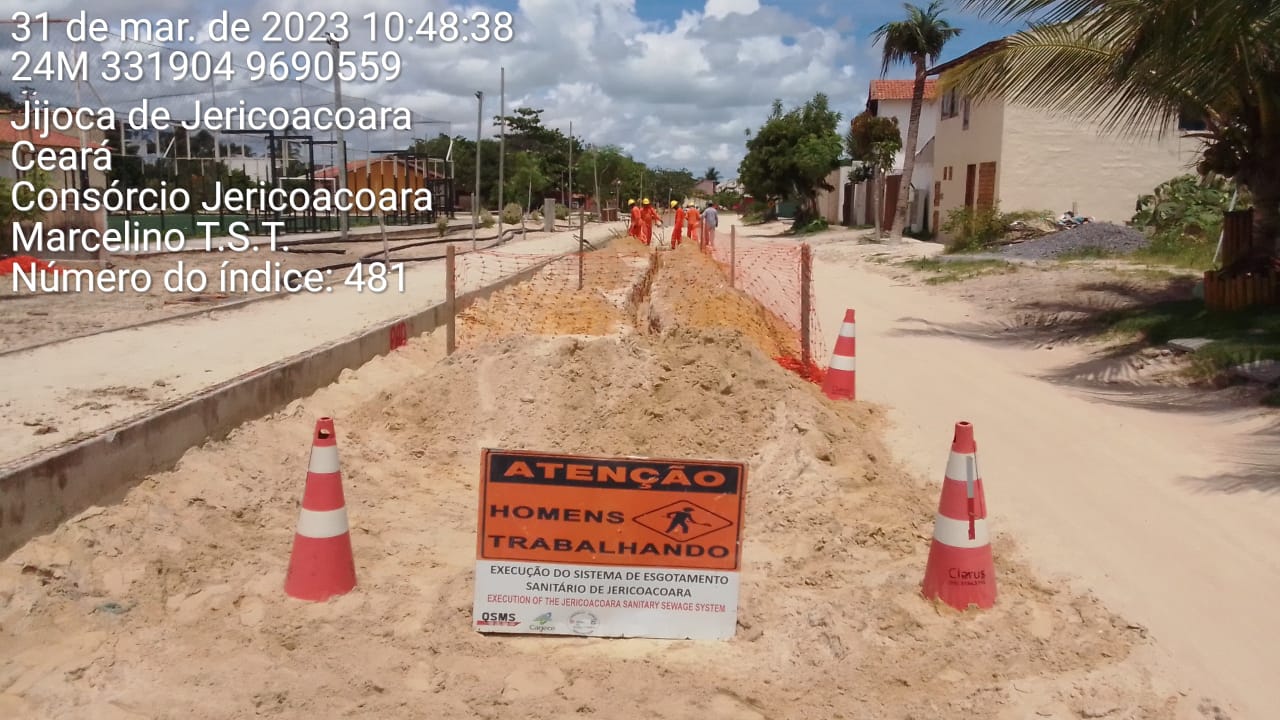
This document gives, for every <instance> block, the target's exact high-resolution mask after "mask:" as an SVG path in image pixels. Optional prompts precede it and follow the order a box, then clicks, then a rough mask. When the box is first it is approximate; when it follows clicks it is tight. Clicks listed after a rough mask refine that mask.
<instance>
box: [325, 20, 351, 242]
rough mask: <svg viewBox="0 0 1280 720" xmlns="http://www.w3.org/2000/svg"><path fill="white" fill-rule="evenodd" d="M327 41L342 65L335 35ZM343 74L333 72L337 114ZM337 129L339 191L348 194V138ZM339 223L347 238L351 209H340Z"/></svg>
mask: <svg viewBox="0 0 1280 720" xmlns="http://www.w3.org/2000/svg"><path fill="white" fill-rule="evenodd" d="M327 42H328V43H329V47H331V48H333V66H334V67H335V68H337V67H341V64H340V63H339V62H338V50H339V43H338V41H337V40H335V39H334V38H333V35H329V39H328V41H327ZM341 75H342V73H339V72H334V73H333V112H334V115H337V113H338V111H339V110H341V109H342V77H341ZM337 131H338V162H339V163H341V165H340V166H339V167H338V191H339V192H340V193H341V194H342V195H343V196H346V194H347V193H346V192H345V190H346V189H347V138H346V135H345V134H344V133H343V132H342V126H341V125H338V126H337ZM338 223H339V224H338V227H339V228H341V230H342V239H343V240H346V239H347V237H348V234H349V233H350V232H351V214H350V211H349V210H341V211H339V215H338Z"/></svg>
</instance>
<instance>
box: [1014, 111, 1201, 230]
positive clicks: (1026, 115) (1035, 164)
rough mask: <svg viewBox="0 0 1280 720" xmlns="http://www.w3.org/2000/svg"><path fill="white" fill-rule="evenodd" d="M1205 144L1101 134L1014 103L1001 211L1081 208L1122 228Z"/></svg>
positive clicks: (1188, 168) (1174, 137) (1171, 136)
mask: <svg viewBox="0 0 1280 720" xmlns="http://www.w3.org/2000/svg"><path fill="white" fill-rule="evenodd" d="M1198 148H1199V143H1198V141H1196V140H1193V139H1183V138H1181V137H1179V135H1178V133H1177V131H1176V128H1174V127H1171V128H1169V132H1168V133H1167V134H1166V135H1165V137H1163V138H1162V139H1158V140H1140V139H1133V138H1125V137H1121V136H1116V135H1103V134H1101V132H1100V128H1099V127H1098V126H1097V125H1096V124H1094V123H1089V122H1087V121H1084V120H1082V119H1080V118H1072V117H1068V116H1062V115H1058V114H1054V113H1049V112H1046V111H1042V110H1033V109H1031V108H1027V107H1020V106H1016V105H1010V106H1008V107H1007V108H1006V109H1005V123H1004V147H1003V152H1002V153H1001V160H1002V162H1001V167H1000V168H999V173H998V174H999V185H998V187H999V191H998V192H999V197H1000V206H1001V208H1002V209H1004V210H1006V211H1012V210H1049V211H1052V212H1053V213H1055V214H1060V213H1062V212H1064V211H1066V210H1070V209H1071V207H1072V203H1075V204H1076V205H1077V206H1078V208H1079V212H1080V213H1082V214H1085V215H1090V216H1092V217H1094V218H1096V219H1097V220H1105V221H1109V222H1114V223H1124V222H1126V221H1128V220H1129V219H1130V218H1131V217H1133V213H1134V205H1135V203H1136V202H1137V199H1138V196H1139V195H1143V194H1146V193H1149V192H1151V190H1152V189H1153V188H1155V187H1156V186H1157V185H1159V184H1160V183H1162V182H1164V181H1165V180H1168V179H1169V178H1171V177H1174V176H1175V175H1181V174H1183V173H1187V172H1192V167H1193V166H1194V164H1195V162H1196V160H1197V155H1198V153H1197V151H1198Z"/></svg>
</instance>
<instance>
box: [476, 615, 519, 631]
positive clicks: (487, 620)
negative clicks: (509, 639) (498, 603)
mask: <svg viewBox="0 0 1280 720" xmlns="http://www.w3.org/2000/svg"><path fill="white" fill-rule="evenodd" d="M476 624H477V625H487V626H497V627H515V626H516V625H519V624H520V621H519V620H517V619H516V614H515V613H494V612H487V613H482V614H481V615H480V619H479V620H478V621H476Z"/></svg>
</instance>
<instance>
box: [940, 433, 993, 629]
mask: <svg viewBox="0 0 1280 720" xmlns="http://www.w3.org/2000/svg"><path fill="white" fill-rule="evenodd" d="M923 592H924V596H925V597H926V598H929V599H930V600H933V599H940V600H942V601H943V602H945V603H946V604H948V605H950V606H951V607H953V608H955V609H957V610H965V609H967V608H968V607H969V606H970V605H977V606H978V607H980V608H983V609H986V608H989V607H991V606H993V605H995V603H996V569H995V563H994V561H993V560H992V558H991V538H990V536H989V534H988V531H987V500H986V496H985V495H984V493H983V492H982V477H981V475H980V474H979V473H978V445H977V443H975V442H974V440H973V425H971V424H970V423H967V422H958V423H956V434H955V438H954V439H953V440H952V441H951V457H949V458H948V459H947V474H946V477H945V478H944V479H943V481H942V499H941V500H940V501H939V502H938V515H937V517H936V518H935V519H934V525H933V545H932V546H931V547H930V548H929V564H928V566H927V567H926V568H925V571H924V585H923Z"/></svg>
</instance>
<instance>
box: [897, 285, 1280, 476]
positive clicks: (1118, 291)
mask: <svg viewBox="0 0 1280 720" xmlns="http://www.w3.org/2000/svg"><path fill="white" fill-rule="evenodd" d="M1192 282H1193V281H1192V280H1190V279H1186V278H1177V279H1172V280H1170V281H1169V282H1168V284H1167V285H1165V286H1163V287H1160V288H1155V289H1153V288H1149V287H1142V286H1139V285H1135V284H1132V283H1126V282H1119V281H1118V282H1095V283H1087V284H1084V285H1081V286H1079V290H1081V291H1085V292H1086V293H1092V294H1084V295H1083V296H1082V297H1079V298H1044V299H1037V300H1030V301H1027V302H1024V303H1019V304H1018V305H1017V306H1016V307H1015V308H1014V311H1013V315H1012V317H1011V318H1010V319H1008V320H1003V319H992V320H989V321H966V322H963V323H939V322H935V321H932V320H929V319H926V318H919V317H901V318H899V319H898V321H897V327H896V328H895V329H894V330H892V331H891V333H892V334H896V335H912V336H936V337H952V338H960V339H964V340H968V341H971V342H976V343H982V344H987V345H993V346H1003V347H1022V348H1038V347H1051V346H1053V345H1054V344H1059V343H1068V342H1080V341H1091V340H1093V341H1096V340H1104V339H1111V340H1113V341H1112V342H1108V343H1106V344H1099V345H1098V346H1097V348H1096V349H1095V350H1094V351H1093V352H1090V353H1089V354H1088V356H1087V357H1086V358H1085V359H1083V360H1081V361H1079V362H1074V363H1070V364H1068V365H1066V366H1063V367H1060V368H1058V369H1056V370H1053V371H1051V372H1046V373H1037V374H1035V375H1034V377H1037V378H1038V379H1041V380H1043V381H1045V382H1049V383H1052V384H1054V385H1059V386H1062V387H1065V388H1070V389H1071V390H1072V391H1073V394H1076V395H1078V396H1081V397H1085V398H1087V399H1088V400H1090V401H1091V402H1097V403H1100V404H1109V405H1116V406H1124V407H1130V408H1138V409H1143V410H1148V411H1152V412H1164V413H1190V414H1196V415H1201V416H1203V417H1204V419H1205V420H1206V421H1210V422H1214V423H1221V424H1228V425H1231V424H1240V425H1241V430H1240V434H1239V443H1238V444H1236V443H1233V445H1236V446H1235V447H1231V448H1216V451H1218V452H1221V453H1222V454H1223V455H1224V456H1226V457H1227V458H1229V459H1228V460H1226V461H1224V467H1223V470H1222V472H1221V473H1219V474H1214V475H1211V476H1207V477H1181V478H1177V481H1178V482H1182V483H1185V484H1187V485H1189V486H1192V488H1193V489H1194V491H1195V492H1203V493H1227V494H1237V493H1248V492H1255V493H1258V492H1260V493H1266V494H1280V413H1277V412H1274V411H1269V410H1267V409H1265V408H1261V407H1259V406H1258V404H1257V397H1256V395H1254V394H1252V393H1250V392H1248V391H1247V390H1245V389H1244V388H1241V387H1227V388H1223V389H1218V390H1214V389H1209V388H1205V387H1170V386H1165V385H1157V384H1153V383H1152V384H1142V383H1136V382H1134V378H1135V377H1136V373H1137V371H1138V370H1139V369H1140V367H1139V365H1140V364H1141V363H1143V362H1145V359H1144V358H1143V357H1141V356H1140V355H1139V354H1138V353H1139V352H1140V351H1141V350H1143V349H1144V348H1146V347H1148V346H1149V343H1148V342H1146V341H1144V340H1142V339H1135V340H1120V339H1116V336H1114V335H1110V337H1109V333H1110V330H1111V328H1112V327H1113V326H1114V325H1115V324H1116V323H1117V322H1118V321H1120V320H1123V319H1124V318H1125V317H1127V316H1128V315H1129V314H1131V313H1133V312H1135V309H1136V308H1144V307H1147V308H1149V307H1151V306H1158V304H1160V303H1169V302H1170V301H1176V300H1182V299H1185V298H1187V297H1189V296H1190V286H1191V284H1192Z"/></svg>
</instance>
